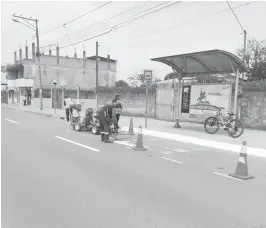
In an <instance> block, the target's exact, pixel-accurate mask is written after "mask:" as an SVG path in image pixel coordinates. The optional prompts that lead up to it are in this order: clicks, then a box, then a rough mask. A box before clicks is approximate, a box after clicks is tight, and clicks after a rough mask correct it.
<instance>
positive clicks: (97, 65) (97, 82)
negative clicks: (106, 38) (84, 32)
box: [96, 41, 99, 108]
mask: <svg viewBox="0 0 266 228" xmlns="http://www.w3.org/2000/svg"><path fill="white" fill-rule="evenodd" d="M98 48H99V44H98V41H97V42H96V102H97V108H98V86H99V85H98V84H99V81H98V79H99V78H98V77H99V69H98V67H99V57H98Z"/></svg>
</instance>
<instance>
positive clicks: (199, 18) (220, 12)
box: [133, 2, 251, 39]
mask: <svg viewBox="0 0 266 228" xmlns="http://www.w3.org/2000/svg"><path fill="white" fill-rule="evenodd" d="M250 3H251V2H248V3H245V4H241V5H238V6H236V7H234V8H233V9H237V8H239V7H242V6H246V5H249V4H250ZM228 11H230V9H227V10H222V11H219V12H216V13H213V14H208V15H206V16H204V17H198V18H196V19H193V20H191V21H188V22H184V23H180V24H173V25H170V26H168V27H166V28H163V29H160V30H156V31H153V32H149V33H144V34H142V35H139V36H136V37H133V39H137V38H140V37H142V36H145V35H154V34H156V33H158V32H161V31H164V30H168V29H170V28H172V27H176V26H183V25H187V24H190V23H193V22H195V21H197V22H198V21H199V20H204V19H207V18H209V17H213V16H216V15H218V14H223V13H225V12H228Z"/></svg>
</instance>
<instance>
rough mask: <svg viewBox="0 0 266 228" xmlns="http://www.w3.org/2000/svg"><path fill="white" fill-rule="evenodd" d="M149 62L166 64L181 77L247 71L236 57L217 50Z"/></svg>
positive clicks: (167, 57) (160, 58)
mask: <svg viewBox="0 0 266 228" xmlns="http://www.w3.org/2000/svg"><path fill="white" fill-rule="evenodd" d="M151 60H152V61H157V62H161V63H165V64H167V65H168V66H170V67H172V68H173V69H174V70H176V71H177V72H179V73H181V75H183V77H188V76H191V75H202V74H204V75H206V74H224V73H234V71H236V70H237V69H239V72H240V73H242V72H247V71H248V68H247V66H246V65H245V64H244V62H243V61H242V60H240V59H239V58H238V57H237V56H236V55H234V54H232V53H230V52H227V51H223V50H218V49H217V50H210V51H202V52H194V53H188V54H182V55H173V56H166V57H159V58H153V59H151ZM232 67H233V68H234V69H233V68H232Z"/></svg>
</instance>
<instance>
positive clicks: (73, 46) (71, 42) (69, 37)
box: [64, 26, 75, 51]
mask: <svg viewBox="0 0 266 228" xmlns="http://www.w3.org/2000/svg"><path fill="white" fill-rule="evenodd" d="M64 32H65V34H66V35H67V37H68V40H69V43H70V44H71V46H72V47H73V49H74V51H75V48H74V46H73V44H72V42H71V39H70V37H69V35H68V33H67V31H66V27H65V26H64Z"/></svg>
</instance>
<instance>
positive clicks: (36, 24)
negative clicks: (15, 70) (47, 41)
mask: <svg viewBox="0 0 266 228" xmlns="http://www.w3.org/2000/svg"><path fill="white" fill-rule="evenodd" d="M13 17H16V18H20V19H23V20H24V21H26V22H27V23H28V25H26V24H24V23H22V22H20V21H18V20H16V19H14V18H13V21H14V22H17V23H20V24H23V25H25V26H27V27H28V28H30V29H32V30H34V31H35V32H36V39H37V58H38V68H39V80H40V90H39V91H40V93H39V94H40V110H43V98H42V75H41V59H40V41H39V31H38V20H37V19H33V18H27V17H22V16H16V15H15V14H14V15H13ZM29 21H33V22H35V26H34V25H33V24H31V23H29Z"/></svg>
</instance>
